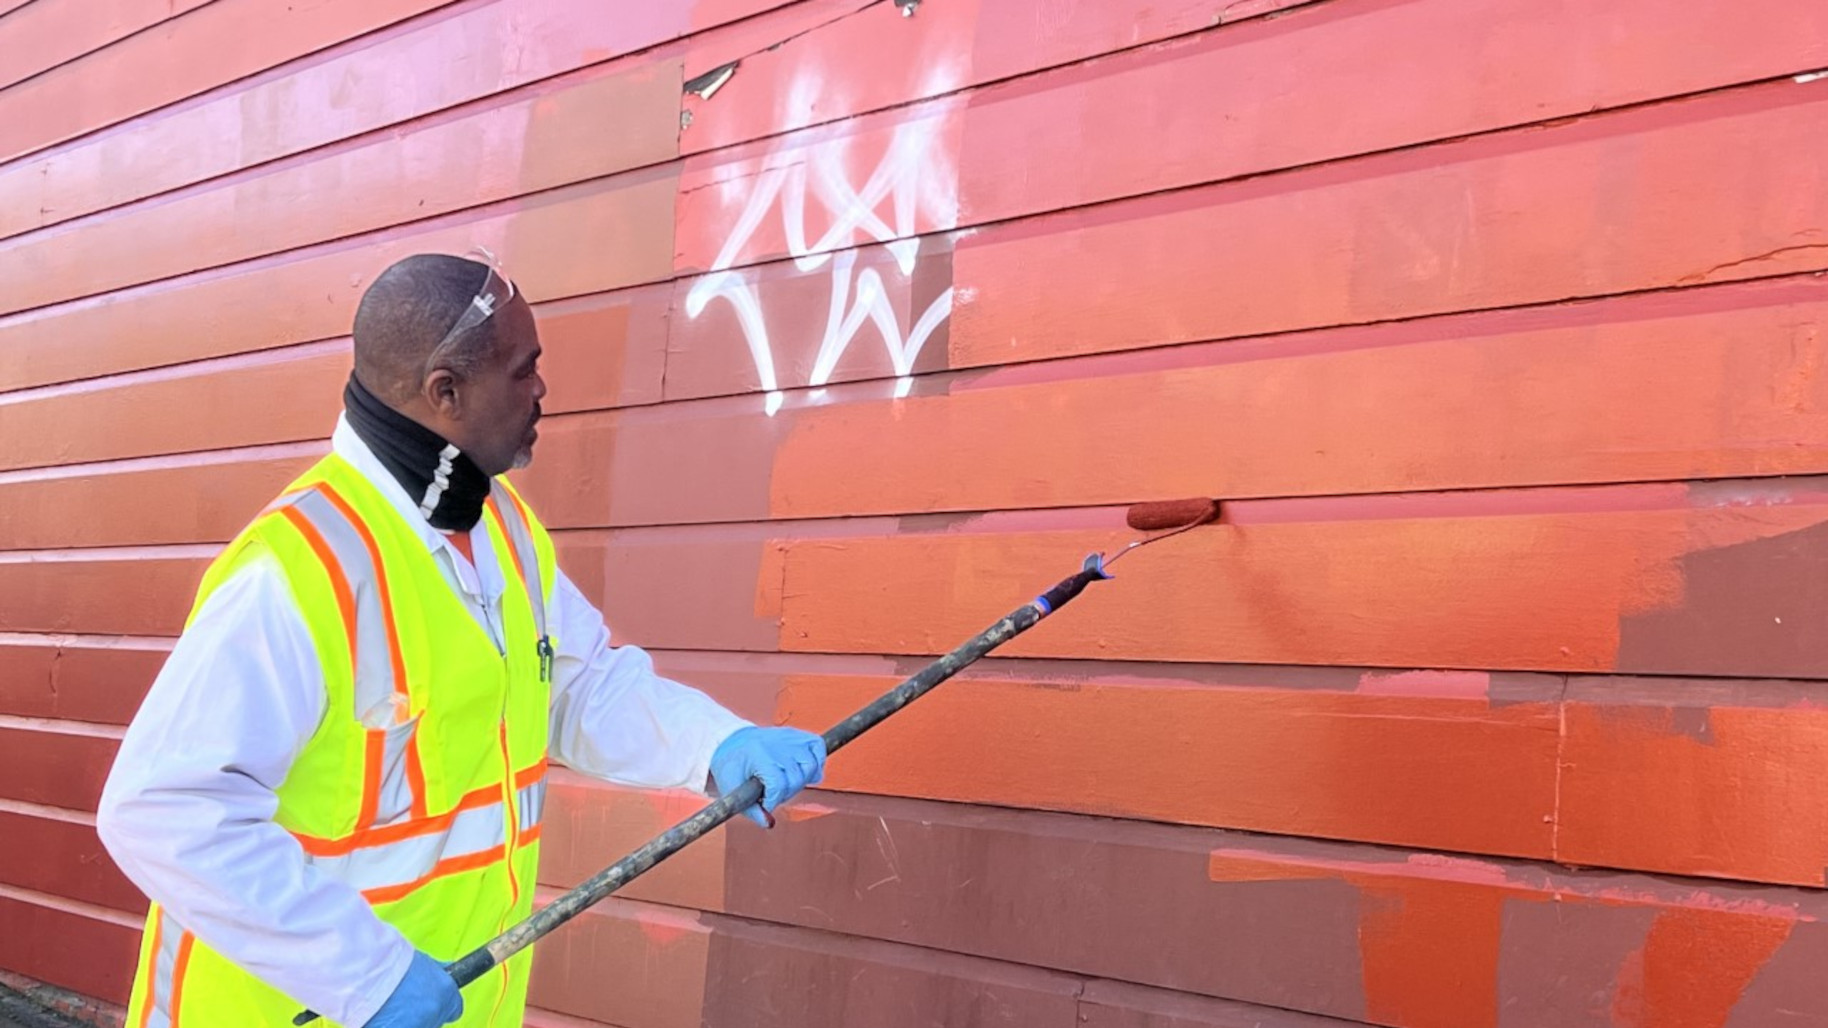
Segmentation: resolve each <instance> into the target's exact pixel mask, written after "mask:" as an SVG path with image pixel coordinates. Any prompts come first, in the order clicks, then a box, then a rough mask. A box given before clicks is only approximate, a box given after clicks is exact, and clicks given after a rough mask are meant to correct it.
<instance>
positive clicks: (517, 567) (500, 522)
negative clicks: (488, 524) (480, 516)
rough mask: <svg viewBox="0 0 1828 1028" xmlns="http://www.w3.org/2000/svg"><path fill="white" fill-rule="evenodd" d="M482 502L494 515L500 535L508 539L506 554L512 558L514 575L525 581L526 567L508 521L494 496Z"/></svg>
mask: <svg viewBox="0 0 1828 1028" xmlns="http://www.w3.org/2000/svg"><path fill="white" fill-rule="evenodd" d="M483 504H484V506H486V507H488V508H489V513H490V514H493V515H495V527H496V528H498V529H500V530H501V537H502V538H503V539H505V540H507V541H508V556H509V557H511V558H513V560H514V577H516V578H518V579H520V580H521V581H522V582H523V583H524V582H526V581H527V569H526V568H524V567H522V566H521V562H520V547H518V546H516V545H514V536H513V535H511V534H510V533H509V532H508V522H507V520H506V519H504V518H503V517H502V516H501V508H500V507H498V506H496V505H495V497H494V496H492V495H491V496H490V497H489V498H488V499H487V500H485V501H483ZM523 588H524V586H523Z"/></svg>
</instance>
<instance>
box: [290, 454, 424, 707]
mask: <svg viewBox="0 0 1828 1028" xmlns="http://www.w3.org/2000/svg"><path fill="white" fill-rule="evenodd" d="M293 506H294V507H295V508H296V509H297V510H298V512H299V513H300V514H303V515H304V516H305V519H306V520H307V521H310V522H311V526H312V527H313V528H316V529H317V530H318V532H319V534H321V535H322V536H323V537H324V542H325V543H327V544H329V546H330V552H331V553H333V554H335V555H336V561H337V563H338V564H340V565H341V566H342V571H343V578H344V579H345V580H346V581H348V583H349V591H350V593H351V594H353V596H354V598H355V626H356V627H355V654H354V659H355V716H356V718H357V719H358V720H360V721H361V722H362V723H363V724H366V725H368V726H369V727H370V728H385V727H388V726H390V725H393V724H395V723H396V722H397V721H398V720H399V719H400V718H402V717H404V716H405V714H406V711H404V710H396V709H395V700H394V695H395V689H394V666H393V649H392V647H391V646H389V645H388V639H387V611H385V610H383V609H382V607H381V590H380V586H379V579H378V577H377V575H376V572H375V566H374V558H373V557H371V556H370V554H369V551H368V545H367V544H366V543H364V542H363V541H362V534H361V532H360V531H359V530H357V528H356V526H355V525H353V524H351V523H350V521H349V519H348V518H347V517H344V516H343V512H342V511H340V510H338V509H337V508H336V504H334V503H332V502H330V499H329V498H328V497H326V496H325V495H324V494H323V493H321V492H319V491H317V490H316V489H312V490H308V491H306V492H303V493H300V494H299V495H298V497H297V499H296V500H294V501H293Z"/></svg>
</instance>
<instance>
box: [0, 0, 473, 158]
mask: <svg viewBox="0 0 1828 1028" xmlns="http://www.w3.org/2000/svg"><path fill="white" fill-rule="evenodd" d="M447 2H449V0H370V2H364V3H352V2H349V0H335V2H329V3H317V4H295V5H293V6H292V7H288V8H286V9H285V10H284V11H279V10H276V9H275V8H274V7H273V6H272V4H270V3H267V2H265V0H216V2H214V3H211V4H209V5H207V6H204V7H200V8H198V9H197V10H195V11H192V12H190V13H189V14H187V15H185V16H184V17H181V18H174V19H172V20H171V21H168V22H166V23H164V24H162V25H159V26H156V27H154V28H153V29H151V30H149V31H147V32H143V33H140V34H139V35H137V36H134V37H133V38H132V39H129V40H127V41H125V42H123V43H122V44H121V45H120V46H117V47H110V48H108V49H107V50H103V51H99V52H97V53H94V54H91V55H89V56H88V57H86V58H83V59H80V60H77V61H74V62H71V63H69V64H66V65H64V66H63V67H61V68H58V69H56V70H55V71H52V72H50V73H48V74H45V75H42V76H40V77H38V78H37V79H34V80H32V81H31V82H29V83H27V84H26V85H25V86H24V87H22V88H19V89H9V90H6V91H5V92H4V93H0V161H10V160H12V159H13V158H16V157H19V156H22V155H25V154H30V153H33V152H34V151H37V150H41V149H44V148H45V147H48V146H52V145H54V144H57V143H61V142H63V141H64V140H67V139H71V138H74V137H76V136H80V135H83V134H84V133H88V132H93V131H95V130H96V129H101V128H106V127H108V126H109V125H113V124H115V123H116V122H120V121H125V120H127V119H129V118H132V117H134V116H136V115H140V114H144V113H146V112H147V111H151V110H155V109H157V108H159V107H163V106H165V105H166V104H170V103H175V102H177V101H179V100H184V99H186V98H188V97H191V96H195V95H197V94H199V93H203V92H206V91H208V90H210V89H213V88H215V87H217V86H220V85H223V84H224V83H227V82H232V81H234V80H235V79H239V78H244V77H246V76H249V75H255V74H259V73H260V72H263V71H266V70H267V69H269V68H273V67H276V66H278V65H281V64H284V63H286V62H287V61H291V60H295V59H297V58H299V57H303V56H305V55H306V54H310V53H315V52H316V51H318V50H322V49H324V48H326V47H331V46H335V45H336V44H338V43H341V42H343V41H345V40H349V39H354V38H356V37H357V36H361V35H363V34H365V33H368V32H372V31H374V30H376V29H380V28H385V27H386V26H388V25H391V24H393V23H395V22H398V21H402V20H404V19H407V18H411V17H413V16H414V15H417V14H422V13H424V12H426V11H429V10H432V9H435V8H437V7H440V6H442V5H443V4H445V3H447Z"/></svg>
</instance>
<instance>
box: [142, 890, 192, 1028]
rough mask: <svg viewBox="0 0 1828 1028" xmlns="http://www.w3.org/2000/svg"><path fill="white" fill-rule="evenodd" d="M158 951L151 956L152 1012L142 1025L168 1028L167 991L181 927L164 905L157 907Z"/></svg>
mask: <svg viewBox="0 0 1828 1028" xmlns="http://www.w3.org/2000/svg"><path fill="white" fill-rule="evenodd" d="M158 932H159V951H158V952H157V953H154V954H153V955H152V982H151V989H152V1011H151V1015H150V1016H149V1017H147V1018H146V1028H170V1025H171V993H172V986H173V984H174V981H175V979H174V978H173V971H174V970H175V969H176V968H177V966H178V947H179V945H180V944H181V943H182V942H183V941H184V929H183V927H182V926H180V925H179V924H178V922H176V921H173V920H172V919H171V915H170V914H167V913H166V912H165V908H164V907H160V908H159V926H158Z"/></svg>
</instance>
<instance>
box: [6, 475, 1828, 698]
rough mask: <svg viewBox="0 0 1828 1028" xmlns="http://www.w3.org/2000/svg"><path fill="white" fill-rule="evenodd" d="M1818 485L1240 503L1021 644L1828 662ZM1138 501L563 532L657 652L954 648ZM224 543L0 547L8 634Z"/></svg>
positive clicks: (1718, 669) (1600, 663) (1384, 655)
mask: <svg viewBox="0 0 1828 1028" xmlns="http://www.w3.org/2000/svg"><path fill="white" fill-rule="evenodd" d="M1825 496H1828V492H1824V491H1823V489H1822V487H1821V485H1820V484H1819V483H1817V482H1815V480H1813V479H1794V480H1786V481H1783V482H1776V483H1758V482H1736V483H1699V484H1692V485H1682V484H1669V485H1656V486H1629V487H1616V488H1597V489H1570V490H1537V491H1526V492H1521V493H1470V494H1418V495H1416V496H1413V497H1400V496H1399V497H1364V498H1357V499H1351V498H1341V499H1315V500H1288V501H1242V502H1239V503H1236V504H1232V505H1230V506H1229V507H1228V510H1229V511H1230V512H1231V513H1230V515H1229V521H1228V523H1226V524H1223V525H1219V526H1213V527H1207V528H1203V529H1200V530H1198V531H1196V532H1194V533H1191V534H1188V535H1186V536H1184V537H1182V538H1180V539H1176V540H1171V541H1169V542H1166V543H1164V544H1162V545H1161V546H1160V547H1158V548H1152V549H1149V550H1147V551H1144V552H1139V553H1138V554H1136V555H1135V556H1133V557H1132V558H1130V559H1129V560H1127V561H1126V562H1125V563H1124V565H1123V568H1122V570H1123V574H1122V575H1120V576H1119V577H1118V580H1117V581H1115V582H1111V583H1108V584H1101V585H1098V586H1097V587H1096V588H1095V590H1094V591H1093V592H1092V593H1091V594H1089V595H1088V596H1087V597H1086V598H1085V599H1083V600H1082V601H1081V602H1080V603H1078V604H1076V605H1075V606H1074V607H1072V608H1071V609H1070V610H1067V611H1063V612H1061V613H1060V614H1059V615H1058V616H1056V617H1055V618H1053V619H1050V621H1049V622H1048V623H1046V624H1043V625H1041V626H1039V627H1037V628H1035V629H1034V630H1032V631H1031V632H1029V633H1028V634H1026V635H1024V636H1022V637H1020V638H1017V639H1015V640H1012V641H1011V642H1010V643H1008V644H1006V647H1005V649H1004V651H1003V652H1005V653H1006V654H1007V655H1011V656H1045V657H1066V658H1074V659H1086V658H1093V659H1118V660H1168V661H1190V662H1205V661H1211V662H1221V663H1253V664H1339V665H1347V666H1362V667H1373V668H1377V667H1382V668H1414V667H1434V668H1459V669H1468V670H1517V671H1564V672H1586V671H1599V672H1613V671H1617V672H1624V673H1632V674H1688V675H1718V674H1725V675H1734V676H1739V677H1746V676H1787V677H1797V678H1821V677H1828V653H1825V652H1824V651H1823V649H1822V645H1821V643H1820V640H1819V638H1817V636H1816V635H1815V634H1814V633H1810V632H1808V631H1807V630H1806V629H1807V626H1808V625H1809V624H1811V623H1813V622H1814V620H1816V619H1817V618H1818V617H1819V616H1821V612H1822V611H1823V609H1824V607H1825V606H1828V585H1825V584H1824V583H1828V575H1824V574H1823V572H1822V568H1821V563H1822V559H1823V557H1822V553H1821V551H1820V547H1819V545H1818V540H1819V538H1820V536H1821V535H1822V533H1823V531H1824V529H1823V528H1822V527H1821V526H1822V524H1823V522H1824V520H1828V505H1824V497H1825ZM1120 519H1121V512H1119V511H1116V510H1111V509H1109V508H1090V509H1086V510H1084V511H1077V512H1060V513H1055V514H1010V515H990V516H987V517H982V518H975V519H965V520H964V521H959V520H956V519H948V518H944V517H938V518H936V519H933V520H928V521H912V520H905V521H903V522H901V523H899V524H898V523H896V522H895V521H893V520H891V519H871V518H857V519H848V520H843V521H833V522H788V523H782V524H779V525H774V526H770V525H765V524H739V525H710V526H702V527H662V528H655V529H625V530H610V531H598V530H590V531H581V532H578V531H573V532H563V533H561V534H560V537H559V548H560V560H561V562H562V563H563V565H564V567H565V568H566V570H567V573H568V574H570V575H571V576H572V577H573V578H574V579H576V580H577V581H578V582H579V584H580V586H581V587H583V588H584V589H585V591H586V593H587V594H588V595H591V596H593V597H598V598H600V600H601V602H602V603H603V605H604V609H605V611H606V612H607V614H608V617H609V620H610V623H611V624H614V625H617V626H618V629H619V631H620V633H621V634H622V636H623V637H624V638H626V639H628V640H629V641H632V642H636V643H638V644H641V645H644V646H652V647H659V648H668V649H707V650H738V651H741V650H751V651H764V652H765V651H776V650H780V651H792V652H815V653H816V652H825V653H865V654H905V655H919V654H937V653H942V652H945V651H948V650H950V649H952V648H953V647H954V646H955V645H957V644H958V643H959V642H960V641H962V640H964V639H967V638H969V637H971V636H972V635H974V634H976V633H977V632H978V631H980V630H981V629H983V628H984V627H985V626H987V625H989V624H991V623H993V622H994V621H995V620H996V619H997V618H999V617H1001V616H1003V615H1004V614H1005V613H1007V612H1008V611H1009V610H1010V609H1012V608H1014V607H1015V606H1017V605H1019V604H1021V603H1023V602H1025V599H1026V598H1027V597H1030V596H1033V595H1034V594H1035V593H1036V592H1037V591H1039V590H1040V589H1042V588H1044V587H1045V586H1046V585H1048V584H1049V583H1051V582H1052V581H1053V580H1054V579H1055V578H1056V577H1058V576H1060V575H1064V574H1066V573H1067V572H1068V571H1070V570H1072V569H1074V568H1077V567H1078V565H1079V563H1080V560H1081V558H1082V557H1083V556H1084V555H1085V554H1086V553H1087V552H1091V551H1102V552H1107V553H1112V552H1115V550H1116V548H1117V547H1119V546H1122V545H1123V544H1125V543H1127V542H1128V541H1130V540H1131V539H1132V538H1134V537H1133V535H1132V534H1131V533H1129V532H1128V531H1127V530H1123V529H1121V528H1119V527H1118V522H1119V521H1120ZM210 552H214V551H213V549H211V548H210V547H207V546H205V547H200V548H198V549H197V550H196V551H195V552H192V551H191V550H189V549H185V550H183V551H181V552H180V551H174V552H170V553H167V552H165V551H162V550H155V551H149V552H147V553H140V552H124V551H121V552H117V551H101V552H100V553H98V554H96V555H93V556H91V555H81V556H77V555H69V556H65V557H60V558H59V559H56V560H50V561H46V560H40V559H30V560H24V559H22V560H14V561H4V562H0V585H3V586H4V588H0V630H10V631H19V632H67V631H80V632H88V633H96V634H113V633H119V634H167V633H170V632H172V631H174V630H175V626H176V625H177V624H179V623H181V621H182V611H183V610H184V609H185V608H186V607H187V605H188V601H189V591H190V589H191V588H192V587H193V585H194V583H195V582H196V581H197V578H198V577H199V576H200V574H201V567H202V561H203V560H204V554H207V553H210ZM1050 569H1052V570H1050ZM961 582H967V583H970V587H969V588H961V587H960V586H959V584H958V583H961ZM1137 590H1143V591H1144V592H1138V591H1137Z"/></svg>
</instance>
